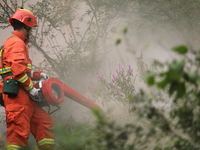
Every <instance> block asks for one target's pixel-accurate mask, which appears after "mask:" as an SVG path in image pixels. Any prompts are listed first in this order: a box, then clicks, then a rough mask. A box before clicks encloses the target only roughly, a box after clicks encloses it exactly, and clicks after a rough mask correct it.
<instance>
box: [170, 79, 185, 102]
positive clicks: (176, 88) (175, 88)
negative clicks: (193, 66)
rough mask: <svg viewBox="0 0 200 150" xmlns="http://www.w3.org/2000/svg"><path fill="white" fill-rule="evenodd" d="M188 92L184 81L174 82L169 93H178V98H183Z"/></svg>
mask: <svg viewBox="0 0 200 150" xmlns="http://www.w3.org/2000/svg"><path fill="white" fill-rule="evenodd" d="M185 92H186V88H185V83H183V82H172V83H171V85H170V88H169V95H170V96H171V95H172V94H173V93H176V99H178V98H182V97H183V95H184V94H185Z"/></svg>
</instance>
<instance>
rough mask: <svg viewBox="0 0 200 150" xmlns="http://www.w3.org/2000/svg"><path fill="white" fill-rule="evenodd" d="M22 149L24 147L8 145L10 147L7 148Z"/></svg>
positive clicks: (11, 149)
mask: <svg viewBox="0 0 200 150" xmlns="http://www.w3.org/2000/svg"><path fill="white" fill-rule="evenodd" d="M20 148H22V147H20V146H17V145H8V146H6V149H7V150H19V149H20Z"/></svg>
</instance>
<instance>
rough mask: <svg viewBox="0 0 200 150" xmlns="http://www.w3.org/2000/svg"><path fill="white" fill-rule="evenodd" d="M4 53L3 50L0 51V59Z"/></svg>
mask: <svg viewBox="0 0 200 150" xmlns="http://www.w3.org/2000/svg"><path fill="white" fill-rule="evenodd" d="M2 51H3V50H2V49H1V50H0V57H1V55H2Z"/></svg>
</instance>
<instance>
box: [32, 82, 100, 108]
mask: <svg viewBox="0 0 200 150" xmlns="http://www.w3.org/2000/svg"><path fill="white" fill-rule="evenodd" d="M38 88H40V89H41V90H40V94H39V98H38V99H34V98H33V97H32V99H33V100H35V101H36V102H38V104H39V103H42V102H43V103H48V104H50V105H52V106H57V107H58V108H59V106H58V105H59V104H61V103H63V101H64V99H65V97H67V98H69V99H71V100H73V101H76V102H77V103H79V104H81V105H83V106H85V107H87V108H89V109H100V106H99V105H97V104H96V103H94V102H93V101H91V100H90V99H88V98H86V97H85V96H83V95H82V94H80V93H78V92H77V91H75V90H74V89H72V88H71V87H69V86H68V85H66V84H65V83H63V82H61V81H60V80H58V79H56V78H49V79H47V80H43V81H40V82H39V83H38Z"/></svg>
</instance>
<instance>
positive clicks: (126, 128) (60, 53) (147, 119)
mask: <svg viewBox="0 0 200 150" xmlns="http://www.w3.org/2000/svg"><path fill="white" fill-rule="evenodd" d="M0 4H1V5H0V7H1V8H2V9H1V10H0V16H1V19H0V25H1V27H2V28H6V27H7V26H8V24H7V18H9V17H10V16H11V14H13V12H14V10H15V9H16V8H17V7H18V5H19V4H18V3H17V1H5V0H3V1H2V2H0ZM55 6H56V7H55ZM81 6H84V7H85V8H86V9H85V10H83V12H81V13H79V12H78V11H77V10H78V9H80V8H81ZM29 7H30V8H31V9H32V11H33V12H34V13H35V14H36V15H37V17H38V21H39V28H37V29H36V30H35V31H34V34H33V36H32V38H31V44H32V45H33V46H34V47H35V48H36V49H37V50H38V51H39V52H41V53H42V54H43V56H44V57H45V59H44V60H42V61H41V62H40V64H39V65H38V66H35V69H43V70H45V71H47V72H49V73H51V74H52V75H53V76H57V77H58V78H59V79H61V80H63V79H65V80H64V81H65V82H68V83H69V84H70V85H72V86H73V87H75V88H77V89H79V87H81V86H82V85H85V84H86V83H85V82H83V81H80V78H79V76H80V73H81V76H82V77H83V78H84V79H85V78H88V77H89V76H88V75H89V73H90V72H92V71H94V70H95V72H98V71H99V66H100V64H101V62H102V60H103V58H104V57H105V56H106V54H107V53H108V52H109V51H110V50H111V48H112V47H110V45H113V44H110V43H109V42H110V41H112V38H110V36H111V35H113V32H114V31H116V30H117V29H118V28H117V27H118V25H122V24H123V25H124V24H125V25H126V26H127V27H125V28H124V30H123V35H122V38H118V39H117V40H116V45H115V46H120V44H125V45H126V46H127V47H128V50H129V51H131V52H134V51H135V49H134V50H133V48H132V43H133V42H132V37H131V34H132V33H133V31H134V29H135V28H137V29H138V30H139V31H141V29H142V30H144V31H147V29H149V28H150V29H152V31H155V29H156V31H157V32H160V31H161V30H163V28H164V29H165V30H166V31H169V30H172V31H174V34H171V36H170V40H171V39H172V40H174V38H177V37H179V38H180V37H181V39H182V40H183V41H184V42H185V43H186V44H185V45H178V46H175V47H172V51H173V52H174V53H175V54H174V55H175V57H174V58H172V60H170V61H167V62H159V61H156V60H155V61H154V63H153V64H151V65H149V64H148V65H147V64H146V63H145V61H144V59H142V57H141V58H140V59H138V61H139V65H138V70H139V71H138V72H137V73H136V71H135V72H134V73H133V69H134V68H132V67H131V66H132V65H131V64H130V65H122V64H118V66H117V64H116V66H117V68H116V69H114V70H109V72H108V73H98V74H97V81H96V82H93V83H92V85H90V94H89V95H90V98H91V99H93V100H94V101H95V102H96V103H99V104H100V105H102V108H103V110H101V111H98V110H93V111H92V113H93V115H94V116H95V119H88V118H84V119H83V120H84V121H82V120H81V121H76V120H74V119H73V118H71V117H69V116H67V117H64V118H61V117H58V116H59V114H55V115H57V116H56V117H57V119H60V123H59V124H57V126H58V128H57V129H58V130H57V131H56V133H57V143H56V148H55V149H61V150H62V149H63V150H65V149H71V150H96V149H100V150H146V149H150V150H198V149H200V144H199V138H200V135H199V132H200V120H199V118H200V114H199V108H200V103H199V98H200V89H199V84H200V72H199V68H200V67H199V65H200V59H199V58H200V51H199V49H198V48H199V44H198V43H199V42H198V41H199V36H198V35H199V32H200V31H199V29H200V28H199V25H200V24H199V19H198V14H199V11H200V9H199V0H193V1H192V2H188V1H187V0H177V1H170V0H168V1H166V0H159V1H158V0H151V2H149V1H146V0H132V1H130V0H124V1H121V0H112V1H109V0H101V1H99V0H77V1H67V0H62V1H61V0H57V1H54V0H41V1H39V2H37V3H36V4H32V5H30V6H29ZM66 14H67V15H66ZM133 14H134V16H135V17H133ZM75 22H76V23H75ZM145 33H146V32H145ZM151 33H155V32H151ZM146 34H147V33H146ZM175 35H176V36H175ZM141 36H142V38H144V39H145V38H146V37H145V36H144V35H143V34H142V35H141ZM174 36H175V37H174ZM161 40H164V42H166V43H168V42H169V41H168V38H167V36H165V34H163V38H162V39H161ZM172 40H171V41H172ZM113 43H114V42H113ZM143 44H144V43H143ZM168 51H169V50H168ZM169 52H170V51H169ZM131 54H134V53H131ZM63 70H65V71H63ZM113 72H115V73H113ZM77 80H78V83H80V84H78V85H77V84H74V83H75V81H77ZM136 80H140V82H141V83H146V85H147V86H148V89H137V88H136V87H135V81H136ZM75 85H77V86H75ZM81 90H82V89H81ZM83 91H84V92H86V90H85V89H84V90H83ZM113 104H114V105H115V107H114V109H113V110H110V109H108V110H106V109H104V108H105V107H109V106H111V105H113ZM111 108H112V107H111ZM112 111H113V112H114V113H116V114H114V115H113V114H112ZM116 111H119V113H122V114H120V115H119V114H118V113H117V112H116ZM62 117H63V116H62ZM29 149H34V148H33V146H32V145H30V147H29Z"/></svg>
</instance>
